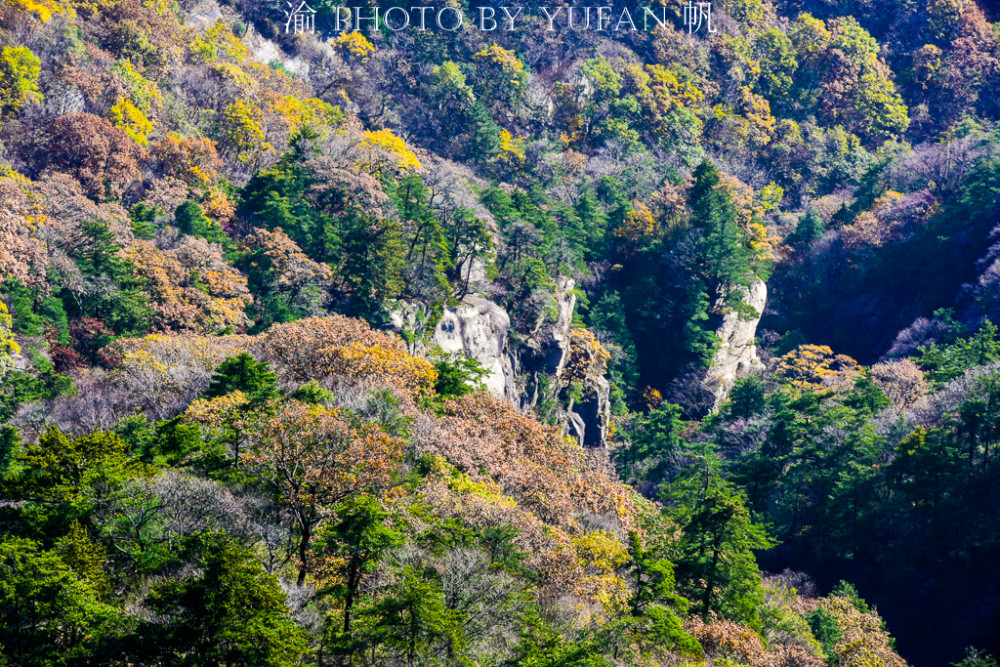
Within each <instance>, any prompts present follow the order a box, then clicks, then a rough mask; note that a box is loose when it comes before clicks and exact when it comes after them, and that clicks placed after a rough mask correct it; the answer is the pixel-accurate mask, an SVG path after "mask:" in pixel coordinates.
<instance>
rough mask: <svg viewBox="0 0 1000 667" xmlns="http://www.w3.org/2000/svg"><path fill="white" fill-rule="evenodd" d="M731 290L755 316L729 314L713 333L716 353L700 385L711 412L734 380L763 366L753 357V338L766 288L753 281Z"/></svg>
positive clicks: (760, 283) (729, 389)
mask: <svg viewBox="0 0 1000 667" xmlns="http://www.w3.org/2000/svg"><path fill="white" fill-rule="evenodd" d="M735 289H738V290H741V291H742V292H743V303H744V304H746V305H747V306H749V307H751V308H753V310H754V312H755V313H756V314H755V315H752V316H751V317H747V316H746V315H744V314H742V313H741V312H740V311H737V310H730V311H729V312H727V313H726V314H725V315H724V316H723V318H722V324H721V325H720V326H719V328H718V330H716V335H717V336H718V337H719V341H720V343H719V349H718V350H717V351H716V353H715V359H714V360H713V362H712V365H711V366H710V367H709V369H708V371H706V373H705V379H704V380H703V381H702V386H703V387H704V388H705V389H706V390H707V391H708V392H710V393H711V394H712V396H713V397H714V403H713V405H712V411H713V412H714V411H715V410H718V409H719V407H720V406H721V405H722V402H723V401H725V400H726V397H727V396H728V395H729V392H730V391H732V389H733V385H735V384H736V381H737V380H738V379H740V378H743V377H746V376H747V375H750V374H752V373H760V372H763V370H764V364H763V362H761V360H760V357H758V356H757V346H756V343H755V337H756V335H757V324H758V323H759V322H760V317H761V315H762V314H763V313H764V306H765V305H766V304H767V285H766V284H765V283H764V281H763V280H761V279H759V278H755V279H754V281H753V282H752V283H751V284H750V286H749V287H742V286H740V287H737V288H735Z"/></svg>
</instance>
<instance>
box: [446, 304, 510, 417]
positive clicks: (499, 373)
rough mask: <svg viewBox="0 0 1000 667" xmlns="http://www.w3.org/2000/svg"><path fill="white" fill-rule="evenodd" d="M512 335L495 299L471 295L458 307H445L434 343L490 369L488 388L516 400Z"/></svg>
mask: <svg viewBox="0 0 1000 667" xmlns="http://www.w3.org/2000/svg"><path fill="white" fill-rule="evenodd" d="M509 337H510V317H509V316H508V315H507V311H505V310H504V309H503V308H501V307H500V306H498V305H497V304H495V303H493V302H492V301H487V300H486V299H484V298H482V297H479V296H474V295H469V296H466V297H465V298H464V299H463V300H462V303H461V304H459V306H458V307H457V308H454V309H451V308H445V311H444V314H443V315H442V316H441V320H440V321H439V322H438V324H437V327H435V329H434V334H433V335H432V336H431V343H432V345H433V344H436V345H439V346H440V347H441V349H442V350H443V351H445V352H462V353H464V354H465V356H466V357H467V358H470V359H475V360H476V361H478V362H479V363H480V364H482V365H483V367H485V368H487V369H489V371H490V374H489V376H488V377H487V378H486V380H485V384H486V389H487V390H488V391H489V392H490V393H491V394H493V395H494V396H496V397H497V398H506V399H507V400H510V401H514V400H515V396H514V371H513V370H512V368H511V362H510V356H509V355H508V353H507V341H508V339H509Z"/></svg>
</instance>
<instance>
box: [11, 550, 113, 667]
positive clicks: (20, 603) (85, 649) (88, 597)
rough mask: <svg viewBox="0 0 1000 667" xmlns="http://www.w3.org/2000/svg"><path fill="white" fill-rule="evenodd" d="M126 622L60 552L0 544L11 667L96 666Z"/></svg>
mask: <svg viewBox="0 0 1000 667" xmlns="http://www.w3.org/2000/svg"><path fill="white" fill-rule="evenodd" d="M122 620H123V619H122V614H121V613H120V612H119V611H118V610H116V609H115V608H113V607H111V606H110V605H107V604H104V603H102V602H101V601H100V598H99V595H98V591H97V590H96V589H95V587H94V586H93V585H92V583H90V582H88V581H87V580H86V579H85V578H82V577H80V576H78V574H77V573H76V572H74V570H73V568H71V567H70V566H69V565H67V563H66V562H65V561H64V560H63V559H62V558H60V557H59V556H58V555H57V554H56V553H54V552H52V551H46V550H45V549H44V548H43V547H42V545H41V544H39V543H38V542H34V541H32V540H26V539H21V538H16V537H9V536H8V537H5V538H4V539H3V541H0V646H2V647H3V654H2V655H3V657H4V658H6V659H7V660H9V661H10V662H9V664H11V665H53V666H58V665H73V664H95V662H91V661H100V660H101V658H100V650H99V649H100V645H101V643H102V641H104V640H108V639H111V638H112V637H113V636H114V635H115V634H117V632H118V628H119V627H120V625H121V623H122ZM104 664H110V663H108V662H106V663H104Z"/></svg>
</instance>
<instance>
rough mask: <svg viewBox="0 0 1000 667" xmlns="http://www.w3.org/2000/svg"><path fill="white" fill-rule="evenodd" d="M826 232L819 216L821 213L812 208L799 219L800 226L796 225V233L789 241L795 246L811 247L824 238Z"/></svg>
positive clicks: (790, 236) (791, 235)
mask: <svg viewBox="0 0 1000 667" xmlns="http://www.w3.org/2000/svg"><path fill="white" fill-rule="evenodd" d="M825 232H826V228H825V225H824V224H823V218H821V217H820V215H819V211H817V210H816V209H815V208H813V207H812V206H810V207H809V209H808V210H807V211H806V212H805V213H804V214H802V216H801V217H800V218H799V222H798V224H797V225H795V231H794V232H792V233H791V234H790V235H789V241H791V242H792V244H794V245H802V246H806V247H809V246H810V245H812V244H813V243H814V242H816V241H818V240H820V239H821V238H823V234H824V233H825Z"/></svg>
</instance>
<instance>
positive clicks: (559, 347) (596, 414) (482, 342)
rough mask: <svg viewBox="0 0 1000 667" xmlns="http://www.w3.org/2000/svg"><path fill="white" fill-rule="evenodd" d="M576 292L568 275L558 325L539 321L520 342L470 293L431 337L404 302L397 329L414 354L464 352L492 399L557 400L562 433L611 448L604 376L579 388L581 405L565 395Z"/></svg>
mask: <svg viewBox="0 0 1000 667" xmlns="http://www.w3.org/2000/svg"><path fill="white" fill-rule="evenodd" d="M573 287H574V283H573V281H572V280H570V279H568V278H567V279H564V280H562V281H561V282H560V283H559V289H558V290H557V292H556V294H555V304H554V305H555V318H554V320H553V319H552V318H546V317H542V318H540V319H539V321H538V322H537V323H536V324H535V326H534V327H533V330H532V331H531V332H529V333H528V334H526V335H522V337H521V338H520V339H519V340H518V341H517V343H516V345H515V344H514V341H512V338H511V322H510V317H509V315H508V314H507V312H506V311H505V310H504V309H503V308H501V307H500V306H498V305H497V304H495V303H493V302H492V301H489V300H487V299H484V298H482V297H479V296H474V295H469V296H466V297H465V298H464V299H463V300H462V303H461V304H460V305H459V306H458V307H456V308H445V310H444V313H443V314H442V316H441V319H440V320H439V321H438V323H437V325H436V326H435V328H434V331H433V333H431V332H429V331H427V330H426V328H425V326H426V323H427V321H428V319H429V318H428V313H427V310H426V308H424V307H422V306H420V305H419V304H412V303H404V304H400V305H399V308H398V309H397V310H396V312H394V313H393V314H392V323H393V327H394V328H395V329H396V330H397V331H401V332H404V333H406V334H407V335H406V337H407V338H408V339H409V340H410V341H411V342H410V343H409V344H408V347H409V351H410V353H411V354H424V353H426V352H427V351H428V349H429V348H433V347H435V346H437V347H440V348H441V350H443V351H444V352H461V353H462V354H464V355H465V356H466V357H467V358H471V359H475V360H476V361H478V362H479V363H480V364H482V365H483V366H484V367H485V368H487V369H489V371H490V374H489V376H488V377H487V378H486V380H485V384H486V389H487V390H488V391H489V392H490V393H491V394H492V395H493V396H496V397H497V398H502V399H505V400H507V401H509V402H510V403H512V404H513V405H515V406H518V407H520V408H521V409H524V410H527V409H531V408H535V407H537V406H538V405H539V404H541V403H542V402H543V401H545V400H554V401H555V403H556V404H558V405H560V406H561V407H559V408H557V409H556V411H555V415H554V416H555V418H556V422H557V423H558V424H561V425H562V427H563V430H564V432H566V433H568V434H569V435H572V436H573V437H574V438H576V439H577V441H578V442H579V443H580V444H581V445H584V446H587V447H603V446H605V445H606V444H607V435H608V425H609V423H610V419H611V407H610V393H611V385H610V384H609V383H608V381H607V379H606V378H603V377H588V378H586V379H585V380H584V382H583V383H582V384H583V393H582V395H581V396H580V397H579V398H578V400H576V401H573V400H572V399H569V398H568V397H567V392H566V389H567V388H568V386H569V381H568V380H567V379H566V378H565V377H564V373H563V371H564V370H565V368H566V363H567V361H568V360H569V357H570V353H571V349H570V343H571V329H572V323H573V309H574V308H575V307H576V295H575V294H573V293H572V290H573ZM550 312H551V311H550ZM422 330H423V335H421V331H422ZM425 341H426V342H425Z"/></svg>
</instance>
